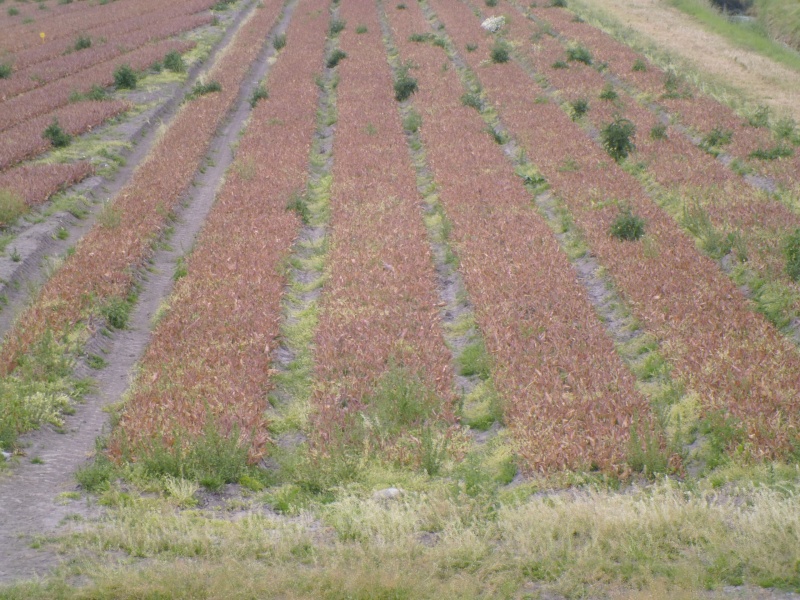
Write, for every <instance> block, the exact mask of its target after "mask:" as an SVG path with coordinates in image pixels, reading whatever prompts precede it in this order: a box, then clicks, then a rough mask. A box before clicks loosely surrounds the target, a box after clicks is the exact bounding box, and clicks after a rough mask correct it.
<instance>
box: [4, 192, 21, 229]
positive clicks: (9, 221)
mask: <svg viewBox="0 0 800 600" xmlns="http://www.w3.org/2000/svg"><path fill="white" fill-rule="evenodd" d="M26 212H28V205H27V204H25V200H24V199H23V198H22V196H20V195H19V194H17V193H16V192H14V191H12V190H8V189H5V188H0V229H1V228H5V227H8V226H10V225H13V224H14V223H16V222H17V219H19V218H20V217H21V216H22V215H24V214H25V213H26Z"/></svg>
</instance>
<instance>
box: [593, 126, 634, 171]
mask: <svg viewBox="0 0 800 600" xmlns="http://www.w3.org/2000/svg"><path fill="white" fill-rule="evenodd" d="M635 133H636V126H635V125H634V124H633V123H632V122H631V121H629V120H628V119H625V118H623V117H617V118H615V119H614V121H613V122H611V123H608V124H607V125H605V126H604V127H603V128H602V129H601V130H600V139H601V140H602V142H603V148H605V150H606V152H608V154H609V155H610V156H611V158H613V159H614V160H615V161H617V162H619V161H621V160H623V159H625V158H627V157H628V154H630V153H631V152H633V151H634V150H635V149H636V146H635V145H634V143H633V141H632V139H631V138H632V137H633V136H634V134H635Z"/></svg>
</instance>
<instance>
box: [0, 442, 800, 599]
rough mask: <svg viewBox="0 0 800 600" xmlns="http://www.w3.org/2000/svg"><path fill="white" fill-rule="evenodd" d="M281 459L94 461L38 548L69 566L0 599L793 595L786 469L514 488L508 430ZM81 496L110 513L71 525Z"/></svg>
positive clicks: (793, 517) (794, 486)
mask: <svg viewBox="0 0 800 600" xmlns="http://www.w3.org/2000/svg"><path fill="white" fill-rule="evenodd" d="M331 460H333V459H331ZM278 462H279V463H280V465H281V466H280V467H275V468H273V469H270V470H264V469H259V470H254V469H251V470H250V471H248V473H247V474H246V475H243V476H241V478H240V484H239V485H229V486H227V487H226V488H222V491H220V492H216V493H211V492H208V491H202V490H200V489H199V486H198V484H197V483H194V482H191V481H189V480H184V479H181V478H177V477H173V476H162V477H160V478H154V477H152V476H149V475H148V474H147V473H146V472H145V471H144V470H143V468H141V467H137V466H127V467H124V468H123V469H122V470H115V471H114V472H113V473H110V472H105V473H104V475H103V476H102V477H98V476H97V472H96V471H97V469H98V468H100V467H92V469H94V471H92V470H87V471H84V472H83V473H82V474H81V475H80V476H79V477H80V478H81V480H82V481H83V482H84V485H85V487H92V486H94V488H95V493H94V494H90V495H89V496H88V498H82V497H80V495H79V494H77V493H69V494H64V495H63V501H64V502H69V503H73V505H74V506H75V507H76V514H75V515H74V516H73V517H71V518H68V519H67V520H66V523H65V525H64V526H63V527H62V528H61V530H62V531H63V532H64V533H61V534H59V535H58V536H56V537H53V538H48V539H44V538H43V539H38V540H35V541H34V546H35V547H38V548H42V549H45V550H54V551H56V552H58V553H59V554H60V555H61V557H62V558H64V559H65V561H64V562H63V563H62V565H61V566H60V567H59V568H58V570H57V571H56V573H55V574H54V575H52V576H50V577H49V578H47V579H44V580H41V581H38V582H28V583H20V584H17V585H15V586H12V587H7V588H0V598H343V599H344V598H433V597H438V598H482V597H491V598H538V597H543V596H542V594H545V593H547V594H552V593H556V594H559V596H558V597H560V596H561V595H563V596H564V597H567V598H581V597H631V598H633V597H648V598H654V597H655V598H659V597H663V598H694V597H700V596H703V595H704V594H705V593H706V592H707V591H708V590H714V589H720V588H721V587H723V586H740V585H748V586H763V587H771V588H777V589H782V590H794V591H800V510H798V491H799V490H800V485H799V484H800V478H798V469H797V467H794V466H792V467H789V466H780V465H765V466H759V467H748V468H745V467H737V466H733V465H729V466H727V467H724V468H722V469H718V470H717V471H715V472H714V473H713V474H711V475H709V476H706V477H704V478H702V479H700V480H697V481H694V482H688V481H687V482H678V481H675V480H670V479H666V478H663V479H658V480H656V481H654V482H653V481H651V482H649V483H648V482H646V481H644V480H641V481H640V484H641V485H628V486H625V487H624V488H621V487H620V486H619V484H618V482H614V481H609V480H605V481H603V480H601V479H600V478H598V477H595V476H589V475H583V476H581V475H576V474H562V475H559V476H558V477H557V478H556V479H553V478H551V479H549V480H544V479H532V480H528V481H525V482H521V483H520V482H516V483H512V482H511V480H512V478H513V477H514V469H513V468H511V469H509V464H511V463H510V461H509V453H508V446H507V443H506V441H505V435H504V434H503V433H501V434H499V435H498V436H496V437H494V438H493V439H491V440H490V441H489V442H488V443H486V444H484V445H481V446H478V448H477V449H476V450H473V451H471V452H469V453H467V454H466V455H465V457H464V459H463V460H461V461H457V462H456V461H452V460H448V461H447V462H446V463H445V464H443V465H442V470H441V472H440V475H439V476H437V477H431V476H429V475H427V474H426V473H425V472H424V471H415V470H412V469H408V468H406V469H403V468H400V467H397V466H396V465H393V464H386V463H385V462H384V463H379V462H378V461H377V460H376V459H375V458H369V459H368V458H366V454H365V455H364V456H362V457H361V459H360V461H358V462H357V463H351V467H352V470H351V472H350V473H349V474H348V476H346V477H342V476H341V475H340V476H339V477H338V479H337V478H336V477H334V476H332V475H331V474H332V473H335V472H339V473H341V471H340V470H339V471H337V469H335V468H332V467H334V466H335V465H331V464H330V463H318V462H317V463H315V462H314V460H313V458H312V457H310V455H309V454H307V452H306V451H305V450H304V449H303V447H302V446H301V447H300V449H298V450H294V451H286V452H285V454H284V455H282V456H279V457H278ZM103 468H105V467H103ZM326 474H327V477H325V476H326ZM565 484H566V485H572V486H573V487H571V488H569V489H565V488H564V487H563V486H564V485H565ZM392 488H395V489H398V490H400V491H396V492H395V491H387V489H392ZM223 492H224V493H223ZM87 501H88V502H89V503H95V502H96V503H99V504H100V505H102V506H105V507H107V510H106V512H105V515H104V516H103V517H102V518H100V519H98V520H84V518H82V517H80V516H79V513H80V512H81V510H80V509H81V507H82V505H83V504H84V503H85V502H87ZM544 597H553V596H552V595H551V596H544Z"/></svg>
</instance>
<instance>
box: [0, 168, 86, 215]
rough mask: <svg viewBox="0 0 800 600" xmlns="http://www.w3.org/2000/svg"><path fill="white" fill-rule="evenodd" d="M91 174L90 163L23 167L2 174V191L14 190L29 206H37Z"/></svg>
mask: <svg viewBox="0 0 800 600" xmlns="http://www.w3.org/2000/svg"><path fill="white" fill-rule="evenodd" d="M91 174H92V165H91V164H89V163H88V162H77V163H72V164H55V165H47V164H41V165H35V164H34V165H22V166H20V167H16V168H14V169H9V170H8V171H5V172H3V173H0V189H8V190H12V191H13V192H16V193H17V194H19V195H20V196H21V197H22V198H23V199H24V200H25V203H26V204H27V205H28V206H36V205H38V204H42V203H43V202H45V201H47V199H48V198H50V196H52V195H53V194H55V193H56V192H57V191H59V190H61V189H64V188H66V187H69V186H71V185H75V184H76V183H78V182H79V181H81V180H83V179H84V178H86V177H88V176H89V175H91Z"/></svg>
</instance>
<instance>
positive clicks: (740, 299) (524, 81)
mask: <svg viewBox="0 0 800 600" xmlns="http://www.w3.org/2000/svg"><path fill="white" fill-rule="evenodd" d="M432 4H433V5H434V7H435V9H436V11H437V12H438V13H439V16H440V18H442V19H443V20H444V23H445V25H446V27H447V31H448V32H449V33H450V35H451V36H453V38H454V39H455V40H456V41H457V42H458V43H459V44H463V43H465V42H467V41H471V39H472V38H474V36H475V30H476V27H477V26H478V22H477V20H476V19H475V17H474V16H473V15H472V14H471V12H470V11H469V10H468V9H467V8H466V7H465V6H464V5H455V4H453V3H450V2H445V1H440V0H434V1H433V2H432ZM489 46H490V36H489V35H488V34H486V37H485V38H484V49H483V50H481V51H477V52H473V53H467V54H465V55H464V57H465V59H466V61H467V62H468V63H469V65H470V66H471V67H472V68H473V69H475V70H476V73H477V74H478V76H479V78H480V79H481V81H482V83H483V85H484V86H485V89H486V90H487V92H488V93H489V96H490V97H491V99H492V100H493V102H494V103H495V105H496V106H497V108H498V111H499V113H500V116H501V118H502V119H503V120H504V121H505V123H506V125H508V126H509V127H510V128H511V130H512V131H513V132H514V133H515V134H516V136H517V138H518V140H519V142H520V143H521V144H522V146H523V147H524V148H525V149H526V150H527V151H528V153H529V156H531V157H532V160H533V161H534V162H535V163H536V165H537V166H538V167H539V168H540V169H541V170H542V173H543V174H544V176H545V177H546V178H547V179H548V181H549V182H550V184H551V185H552V186H553V189H554V191H555V192H556V193H557V194H558V195H559V196H560V197H561V198H562V199H563V201H564V202H565V204H566V205H567V207H568V208H569V210H570V212H571V214H572V216H573V218H574V220H575V223H576V224H577V226H578V227H579V228H580V229H581V230H582V232H583V234H584V235H585V238H586V241H587V243H588V245H589V247H590V248H591V249H592V252H594V253H595V254H596V255H597V256H598V258H599V259H600V261H601V263H602V264H603V265H604V266H605V267H606V268H607V269H608V272H609V274H610V275H611V276H612V277H613V279H614V281H615V283H616V285H617V287H618V289H619V291H620V293H621V294H622V296H623V298H624V299H625V300H626V302H627V304H628V306H630V308H631V311H632V313H633V314H634V315H635V316H636V317H637V318H638V319H639V320H640V322H641V323H642V325H643V327H644V328H645V329H646V330H648V331H650V332H652V333H653V334H654V335H655V336H656V338H657V339H658V340H659V341H660V342H661V347H662V350H663V352H664V354H665V356H666V357H667V359H668V360H669V361H670V363H671V364H672V365H673V367H674V372H673V375H674V376H676V377H678V378H679V379H681V380H682V381H684V382H685V384H686V385H687V388H688V389H689V390H693V391H695V392H697V393H698V395H699V398H700V401H701V404H702V407H703V410H704V412H705V414H708V413H709V412H715V411H722V412H723V413H724V414H725V415H728V416H731V417H733V418H735V419H738V420H739V421H740V422H741V423H742V425H743V427H744V428H745V430H746V434H747V438H746V439H745V440H744V441H745V445H746V447H747V449H748V450H749V451H751V452H752V453H753V454H755V455H758V456H775V455H782V454H785V453H786V452H789V451H791V449H792V447H793V446H792V445H793V444H794V443H795V442H796V439H797V435H798V421H799V420H800V419H799V417H798V416H799V415H800V411H798V409H799V408H800V406H799V405H800V394H798V391H800V357H798V355H797V351H796V349H795V348H794V347H793V346H792V345H791V344H790V343H789V342H788V341H787V340H785V339H783V338H782V337H781V336H780V334H779V333H778V332H777V331H776V330H775V329H774V328H773V327H772V326H771V325H770V324H769V323H768V322H767V321H766V320H765V319H764V318H763V317H761V316H760V315H758V314H756V313H755V312H754V311H753V310H752V309H751V308H750V306H749V305H748V302H747V300H746V298H744V296H742V294H741V292H740V291H739V290H738V289H737V288H736V287H735V286H734V285H733V284H732V283H731V282H730V280H729V279H728V278H727V277H726V276H725V275H723V274H722V273H721V271H720V270H719V268H718V267H717V265H716V264H715V263H714V262H713V261H711V260H709V259H707V258H704V257H703V256H701V255H700V254H699V252H698V250H697V248H696V247H695V244H694V242H693V240H691V239H690V238H688V237H687V236H686V234H684V233H683V232H682V231H681V230H680V228H679V227H678V226H677V224H676V223H675V221H674V220H673V219H671V218H670V217H669V216H668V215H667V214H666V213H665V212H664V211H663V210H661V209H660V208H658V207H657V206H656V205H655V204H654V203H653V202H652V201H651V200H650V199H649V198H647V197H646V196H645V194H644V193H643V192H642V189H641V186H640V185H639V183H638V182H637V181H636V180H635V179H634V178H633V177H632V176H630V175H628V174H627V173H626V172H624V171H623V170H622V169H621V168H620V167H619V166H618V165H617V164H616V163H615V162H614V161H613V160H611V159H610V158H609V157H608V156H607V155H606V154H605V153H604V152H603V151H602V150H601V149H600V148H599V146H598V145H595V144H593V143H591V142H589V141H588V140H587V137H586V135H585V134H584V133H583V132H582V130H581V129H580V128H579V127H578V126H577V125H576V124H575V123H573V122H572V121H571V120H570V118H569V117H568V116H567V115H566V114H565V113H564V111H562V110H561V109H560V108H559V107H558V106H556V105H555V104H553V103H552V102H546V103H534V102H533V101H532V99H531V94H530V81H529V79H528V77H527V75H526V74H525V73H524V71H523V70H522V69H521V67H519V66H518V65H517V64H515V63H514V62H509V63H506V64H498V65H491V66H490V67H488V68H483V67H481V66H479V65H480V63H481V61H483V60H486V59H487V57H488V52H487V51H486V48H488V47H489ZM567 161H568V162H569V164H570V165H571V166H570V168H566V169H565V168H564V165H565V164H566V163H567ZM618 204H622V205H627V206H629V207H630V208H631V210H632V211H633V212H635V213H636V214H638V215H639V216H641V217H642V218H643V219H644V220H645V222H646V228H647V229H646V230H647V243H644V242H642V241H639V242H630V241H620V240H617V239H615V238H613V237H612V236H610V235H609V229H610V225H611V223H612V221H613V220H614V219H615V218H616V216H617V215H618V214H619V210H620V209H619V206H618Z"/></svg>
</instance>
